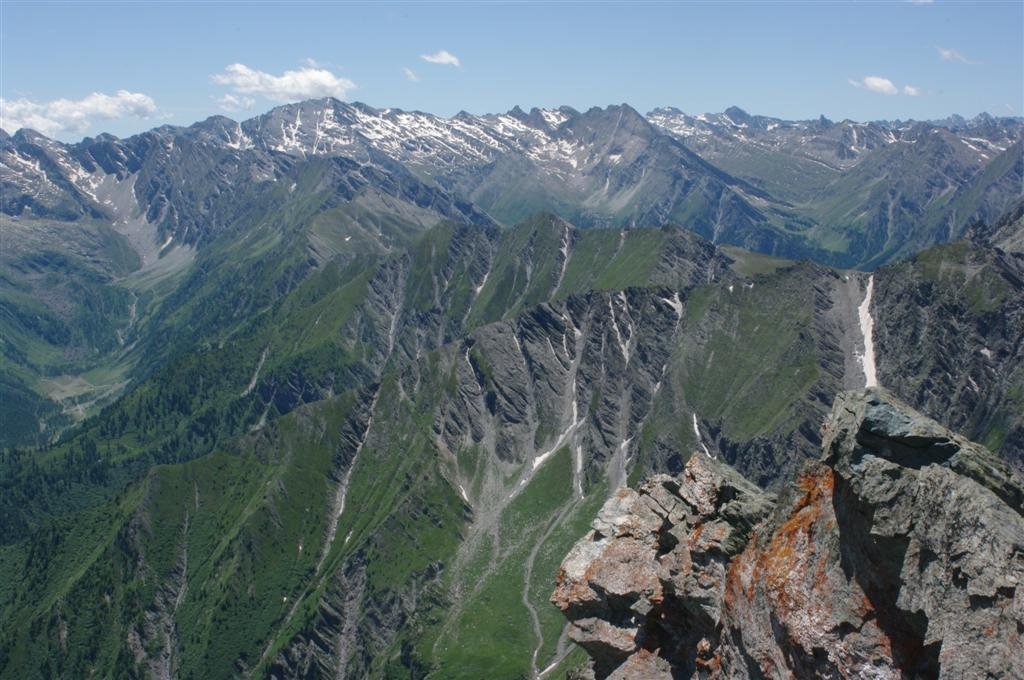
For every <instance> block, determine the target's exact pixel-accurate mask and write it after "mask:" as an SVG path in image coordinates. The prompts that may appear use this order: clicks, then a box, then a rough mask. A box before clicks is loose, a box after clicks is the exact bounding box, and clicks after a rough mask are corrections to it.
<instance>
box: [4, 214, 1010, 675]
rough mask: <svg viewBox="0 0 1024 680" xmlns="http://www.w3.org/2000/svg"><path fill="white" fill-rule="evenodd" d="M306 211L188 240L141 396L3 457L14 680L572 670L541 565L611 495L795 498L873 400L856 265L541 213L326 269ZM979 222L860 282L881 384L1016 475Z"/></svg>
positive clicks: (997, 285) (156, 321)
mask: <svg viewBox="0 0 1024 680" xmlns="http://www.w3.org/2000/svg"><path fill="white" fill-rule="evenodd" d="M282 224H283V225H285V226H282ZM288 224H293V223H290V222H287V221H284V220H283V219H282V222H275V223H274V224H273V225H272V226H269V225H268V226H265V227H262V228H260V229H257V230H256V231H254V232H253V235H252V236H249V235H247V234H243V235H240V236H237V237H236V238H240V239H241V241H239V242H238V248H239V249H238V250H237V251H235V255H234V256H233V257H231V258H228V257H227V250H226V249H225V250H222V249H219V248H218V247H217V246H216V245H214V246H211V247H210V248H208V249H206V250H202V249H200V250H199V251H197V252H196V254H195V256H194V257H195V260H194V263H195V264H194V265H192V266H190V267H189V268H188V269H186V270H183V272H184V273H173V274H170V275H169V276H171V277H175V276H176V277H179V278H178V279H177V281H176V283H175V285H174V287H173V290H172V291H171V292H169V293H166V295H167V297H166V298H164V299H163V300H162V301H161V302H160V303H159V304H157V305H155V306H154V307H152V309H154V311H153V312H152V314H151V315H150V316H143V317H142V318H138V319H137V320H136V321H135V323H136V324H138V326H137V328H136V331H135V332H136V333H138V335H137V336H135V339H134V340H133V341H134V342H135V343H136V349H132V350H131V351H130V352H129V353H131V352H139V353H141V356H139V358H138V359H137V361H136V363H135V364H133V365H134V366H136V367H137V368H134V369H133V370H134V371H137V373H136V375H138V376H139V377H138V378H137V380H138V382H137V383H135V384H134V385H133V386H131V387H130V388H128V391H127V393H126V394H125V395H124V396H123V397H121V398H119V399H117V400H116V401H114V402H113V403H111V404H110V405H108V406H107V407H106V408H104V409H103V410H102V411H101V412H100V413H99V414H98V415H96V416H93V417H91V418H89V419H87V420H85V421H84V422H83V423H82V424H81V425H80V426H79V428H78V429H76V430H74V431H72V432H70V433H69V434H68V435H66V436H65V437H64V438H63V439H62V440H61V441H59V442H58V443H56V444H55V445H52V446H48V447H46V448H44V449H42V450H34V449H33V450H28V449H18V450H14V451H8V452H7V453H5V454H4V458H3V464H4V468H3V471H4V480H5V484H4V488H3V497H2V501H3V508H2V513H0V516H2V521H3V536H4V543H3V546H2V547H0V568H2V572H3V574H4V577H5V578H4V579H3V586H2V588H3V590H2V591H0V597H2V598H3V599H2V601H3V607H2V611H3V614H2V616H3V619H2V636H0V639H2V647H0V663H2V668H3V669H4V674H5V675H6V674H12V675H17V676H19V677H55V676H61V675H63V676H66V677H77V676H81V675H88V674H90V673H92V674H97V675H103V676H132V675H152V676H162V677H167V676H172V677H233V676H259V677H262V676H266V675H270V676H273V677H298V676H301V677H309V676H319V675H331V676H335V677H337V676H340V677H365V676H371V677H374V676H375V677H384V676H392V675H401V676H403V677H406V676H409V675H412V676H414V677H422V676H427V675H430V676H433V677H467V678H479V677H494V678H502V677H508V678H515V677H523V676H530V675H534V674H538V675H539V674H541V673H543V674H544V675H545V677H556V676H559V675H561V674H563V673H564V671H565V670H566V669H569V668H573V667H577V666H580V665H583V664H585V663H586V658H585V655H584V653H583V652H582V651H581V650H580V649H578V648H576V647H575V646H573V645H572V643H571V642H569V640H568V638H567V637H566V629H565V621H564V619H563V617H562V615H561V614H560V613H559V611H558V610H557V609H555V608H554V607H552V606H551V605H550V603H549V602H548V597H549V595H550V592H551V587H552V579H553V577H554V575H555V573H556V571H557V568H558V565H559V563H560V562H561V561H562V559H563V557H564V556H565V554H566V553H567V552H568V550H569V549H570V547H571V546H572V545H573V543H574V541H575V540H576V539H577V538H578V537H579V536H580V535H582V534H583V533H584V531H585V530H586V527H587V526H588V525H589V524H590V522H591V520H592V519H593V517H594V516H595V514H596V513H597V511H598V510H599V508H600V507H601V506H602V505H603V504H604V502H605V500H606V499H607V498H608V497H609V495H610V494H612V493H613V492H614V490H615V489H616V488H617V487H619V486H620V485H622V484H627V483H632V484H636V483H638V482H639V481H640V480H642V479H643V478H645V477H647V476H648V475H649V474H651V473H656V472H667V473H672V474H677V473H679V472H680V471H681V470H682V469H683V468H684V466H685V465H686V463H687V461H688V460H689V459H690V457H691V455H693V452H698V454H699V455H700V456H705V457H711V458H715V459H717V460H720V461H724V462H728V463H730V464H732V465H733V466H735V468H737V469H738V470H739V471H741V472H742V473H743V475H744V476H746V477H747V478H748V479H750V480H752V482H756V484H758V485H760V486H762V487H767V488H769V489H775V488H779V487H781V486H784V485H785V484H786V483H788V480H789V479H791V478H792V477H793V476H794V475H795V473H796V472H797V470H799V468H800V467H801V465H802V464H803V462H804V461H806V460H808V459H812V458H816V457H817V456H818V451H819V450H820V447H821V444H822V435H821V431H820V425H821V423H822V421H823V419H824V418H825V416H826V415H827V414H828V412H829V411H830V409H831V408H832V400H833V398H834V395H835V394H837V393H839V392H840V391H841V390H842V389H844V388H846V387H857V386H859V385H862V384H863V382H864V372H863V367H862V365H861V362H860V361H859V358H858V357H859V356H860V355H862V354H863V353H864V351H865V347H864V337H863V335H862V327H861V323H860V320H859V319H858V307H859V306H861V305H862V303H863V300H864V296H865V288H866V284H867V282H868V276H867V275H865V274H861V273H857V272H843V271H836V270H832V269H829V268H826V267H822V266H818V265H813V264H808V263H802V264H795V263H792V262H787V261H784V260H778V259H774V258H769V257H766V256H763V255H757V254H753V253H748V252H745V251H739V250H732V249H730V250H721V249H718V248H716V247H715V246H713V245H712V244H711V243H709V242H707V241H705V240H703V239H701V238H700V237H698V236H696V235H694V234H692V233H691V232H688V231H685V230H681V229H675V228H666V229H649V230H645V229H636V230H627V231H620V230H584V231H580V230H577V229H575V228H573V227H571V226H570V225H569V224H568V223H566V222H564V221H563V220H561V219H559V218H556V217H553V216H544V217H540V218H537V219H534V220H530V221H527V222H525V223H522V224H520V225H519V226H517V227H515V228H512V229H504V230H503V229H497V228H494V227H490V226H486V225H483V226H481V225H459V224H455V223H451V222H449V223H445V224H442V225H439V226H437V227H434V228H432V229H429V230H427V231H426V232H425V233H423V234H422V235H421V236H419V237H413V238H410V239H409V242H410V245H409V246H408V247H402V248H397V247H395V248H393V250H392V252H391V253H387V252H376V253H365V252H364V253H358V252H351V253H348V254H345V253H344V252H339V253H338V254H336V255H332V256H331V257H329V258H325V259H324V260H323V261H319V260H317V259H316V258H315V257H311V256H310V252H311V247H312V246H311V245H310V244H314V243H316V241H315V239H314V236H312V235H311V234H315V233H316V232H311V231H310V230H307V229H305V228H300V227H299V226H295V227H293V229H294V231H292V232H291V240H289V239H285V238H283V237H282V236H281V234H282V233H288V232H286V231H285V227H286V226H287V225H288ZM294 224H297V223H294ZM1017 224H1018V226H1019V220H1018V222H1017ZM1007 229H1009V227H1007V226H1006V225H1002V226H1001V227H999V229H997V230H996V231H995V232H994V233H995V234H996V235H997V236H998V235H999V234H1004V232H1005V231H1006V230H1007ZM985 234H987V236H985V237H984V238H982V237H981V236H979V237H978V238H977V239H975V240H974V241H964V242H960V243H956V244H952V245H949V246H942V247H938V248H936V249H932V250H929V251H926V252H925V253H922V254H921V255H919V256H917V257H915V258H912V259H910V260H908V261H907V262H905V263H902V264H899V265H894V266H891V267H886V268H883V269H881V270H878V271H877V272H875V274H874V275H873V276H874V278H873V296H872V299H871V301H870V305H869V310H868V311H869V313H870V315H871V317H872V318H873V321H874V327H875V337H874V345H875V352H876V357H877V372H878V379H879V381H880V382H881V383H882V384H883V385H887V386H890V387H891V389H893V390H894V391H896V392H897V393H898V394H900V395H901V396H902V397H903V398H904V399H906V400H908V401H910V402H911V403H913V404H915V405H916V406H917V407H918V408H920V409H922V410H924V411H925V412H927V413H929V414H932V415H934V416H941V417H943V418H948V419H952V420H955V421H956V426H957V427H958V428H959V429H961V431H962V432H964V434H965V435H968V436H970V437H972V438H974V439H977V440H979V441H984V442H986V443H987V444H988V445H990V446H991V447H992V448H993V449H994V450H997V451H999V452H1000V453H1001V454H1002V455H1003V456H1004V457H1005V458H1006V459H1008V460H1010V461H1011V462H1016V463H1017V464H1019V460H1020V458H1019V457H1020V448H1019V442H1020V441H1021V431H1022V422H1021V421H1022V418H1021V414H1022V413H1024V405H1022V403H1021V402H1022V391H1021V385H1022V378H1021V374H1020V370H1021V369H1020V367H1021V365H1022V363H1021V357H1020V351H1021V346H1022V343H1021V337H1022V332H1021V328H1022V325H1021V314H1022V308H1021V302H1022V293H1021V281H1022V271H1021V270H1022V262H1021V258H1020V256H1019V255H1016V254H1013V253H1011V252H1009V251H1006V250H1004V249H1002V248H997V247H995V246H994V245H992V241H991V239H992V238H995V236H992V235H990V234H989V232H987V231H986V232H985ZM223 238H227V236H225V237H223ZM999 238H1000V239H1002V238H1004V236H999ZM264 239H266V240H264ZM232 242H233V243H235V242H234V241H232ZM333 242H334V243H335V244H336V245H338V247H339V249H340V248H342V247H343V245H342V244H345V243H347V241H345V240H344V236H341V237H339V238H335V240H334V241H333ZM1002 242H1003V241H1000V243H1002ZM199 272H202V274H200V273H199ZM165 281H166V279H165ZM154 285H155V286H156V287H157V288H159V284H154ZM181 291H187V292H186V293H183V292H181ZM924 296H927V297H924ZM172 301H173V302H172ZM950 324H955V325H956V327H958V328H962V329H964V333H962V334H959V335H957V336H956V337H954V336H952V335H951V333H950V331H949V329H950V327H951V326H950ZM968 330H969V333H968V332H967V331H968ZM905 333H912V334H913V338H914V342H915V343H916V344H915V345H913V350H911V349H909V347H910V346H909V345H908V344H907V341H906V340H905V339H903V338H902V336H901V334H905ZM130 342H132V341H129V343H130ZM957 343H959V344H957ZM126 351H128V350H126ZM911 376H914V378H913V379H911ZM969 394H977V395H978V398H974V399H972V398H969Z"/></svg>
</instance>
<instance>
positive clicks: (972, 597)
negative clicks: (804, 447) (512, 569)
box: [552, 389, 1024, 679]
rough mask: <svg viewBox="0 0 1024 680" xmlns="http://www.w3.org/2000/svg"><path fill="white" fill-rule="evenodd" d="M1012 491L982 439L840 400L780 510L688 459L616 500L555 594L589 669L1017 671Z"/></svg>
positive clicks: (1023, 613) (721, 674)
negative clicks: (673, 473) (672, 473)
mask: <svg viewBox="0 0 1024 680" xmlns="http://www.w3.org/2000/svg"><path fill="white" fill-rule="evenodd" d="M1022 499H1024V485H1022V483H1021V480H1020V479H1019V478H1018V477H1015V476H1014V474H1013V473H1012V472H1011V471H1010V469H1009V468H1008V467H1007V466H1006V465H1005V464H1004V463H1002V462H1001V461H1000V460H999V459H997V458H996V457H995V456H994V455H993V454H992V453H990V452H989V451H988V450H987V449H985V448H983V447H981V446H979V445H977V444H974V443H971V442H969V441H966V440H965V439H963V438H961V437H959V436H957V435H955V434H953V433H952V432H950V431H948V430H946V429H945V428H943V427H942V426H940V425H938V424H937V423H935V422H934V421H932V420H929V419H928V418H926V417H924V416H922V415H920V414H918V413H917V412H915V411H913V410H912V409H910V408H909V407H907V406H905V405H903V404H901V403H899V402H898V401H896V400H895V399H894V398H893V397H892V396H890V395H889V394H888V393H887V392H884V391H883V390H878V389H872V390H868V391H864V392H854V393H846V394H844V395H841V396H840V397H839V399H837V401H836V404H835V407H834V409H833V412H832V415H831V417H830V419H829V421H828V422H827V423H826V425H825V428H824V456H823V459H822V461H821V462H818V463H814V464H811V465H808V466H807V467H806V468H805V469H804V470H803V472H802V473H801V475H800V476H799V478H798V479H797V480H796V482H795V483H794V484H793V486H792V487H791V488H790V489H788V490H786V491H785V492H783V494H782V495H781V496H780V497H779V498H778V500H777V501H776V502H775V504H774V506H775V507H774V511H772V510H771V508H772V501H771V499H770V498H769V497H767V496H766V495H765V494H764V493H763V492H761V491H759V490H758V489H757V488H755V487H752V486H750V485H749V484H747V483H745V482H744V481H743V480H742V479H740V478H738V476H737V475H736V473H735V472H732V471H731V470H729V469H728V468H727V467H726V466H724V465H722V464H720V463H717V462H715V461H712V460H710V459H708V458H706V457H704V456H701V455H694V456H693V457H692V458H691V460H690V462H689V464H688V465H687V468H686V470H685V471H684V473H683V474H682V475H681V476H680V477H679V478H676V479H672V478H668V477H657V478H654V479H652V480H650V481H649V482H647V483H646V484H645V485H644V486H643V487H642V488H641V489H640V490H639V491H638V492H633V491H630V490H620V491H619V492H618V493H617V495H616V496H615V497H613V498H612V499H611V500H609V501H608V503H607V504H606V505H605V507H604V509H602V511H601V513H600V515H599V516H598V518H597V520H595V522H594V524H593V527H594V528H593V531H591V533H590V534H588V536H586V537H585V538H584V539H583V540H582V541H580V542H579V543H578V544H577V545H576V546H575V547H574V548H573V550H572V552H571V553H570V554H569V556H568V557H567V558H566V560H565V562H563V564H562V568H561V570H560V572H559V575H558V582H557V588H556V590H555V593H554V595H553V597H552V600H553V602H554V603H555V604H556V605H557V606H558V607H559V608H561V609H562V611H563V612H564V613H565V615H566V616H567V617H568V618H569V620H570V621H571V623H572V629H571V636H572V638H573V639H574V640H576V641H577V642H578V643H579V644H581V645H582V646H583V647H584V648H585V649H586V650H587V651H588V652H589V653H590V654H591V656H592V658H593V670H594V673H595V675H596V676H597V677H599V678H603V677H615V678H680V677H699V678H790V677H797V678H821V677H827V678H894V679H898V678H934V677H938V678H975V677H980V678H984V677H991V678H1003V677H1024V641H1022V640H1024V638H1022V634H1024V500H1022ZM755 525H756V526H755Z"/></svg>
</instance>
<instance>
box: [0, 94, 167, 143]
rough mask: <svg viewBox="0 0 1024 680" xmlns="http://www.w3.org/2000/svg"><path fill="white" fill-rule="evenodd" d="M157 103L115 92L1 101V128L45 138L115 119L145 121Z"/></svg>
mask: <svg viewBox="0 0 1024 680" xmlns="http://www.w3.org/2000/svg"><path fill="white" fill-rule="evenodd" d="M154 113H156V102H154V101H153V98H152V97H150V96H149V95H146V94H142V93H141V92H129V91H127V90H118V91H117V92H116V93H115V94H103V93H102V92H93V93H92V94H90V95H88V96H86V97H83V98H82V99H54V100H51V101H47V102H39V101H33V100H31V99H14V100H6V99H0V127H3V128H4V129H5V130H8V131H11V132H13V131H14V130H17V129H19V128H23V127H24V128H32V129H33V130H36V131H38V132H41V133H43V134H44V135H49V136H53V135H59V134H61V133H69V132H82V131H83V130H86V129H87V128H88V127H89V126H90V125H92V123H93V121H97V120H113V119H115V118H148V117H150V116H152V115H153V114H154Z"/></svg>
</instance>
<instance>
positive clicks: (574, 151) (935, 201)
mask: <svg viewBox="0 0 1024 680" xmlns="http://www.w3.org/2000/svg"><path fill="white" fill-rule="evenodd" d="M1022 130H1024V121H1022V119H1020V118H994V117H991V116H987V115H986V116H979V117H976V118H974V119H972V120H970V121H968V120H965V119H963V118H960V117H951V118H950V119H947V120H945V121H938V122H933V123H917V122H907V123H903V122H900V121H895V122H889V121H881V122H872V123H854V122H851V121H843V122H840V123H833V122H831V121H828V120H827V119H824V118H821V119H819V120H817V121H784V120H781V119H776V118H769V117H764V116H752V115H749V114H747V113H746V112H744V111H742V110H741V109H739V108H736V107H731V108H729V109H727V110H726V111H725V112H723V113H720V114H704V115H700V116H689V115H687V114H685V113H682V112H680V111H678V110H677V109H656V110H655V111H652V112H651V113H649V114H648V115H647V116H643V115H641V114H640V113H638V112H637V111H636V110H634V109H632V108H631V107H629V106H628V105H625V104H623V105H618V106H609V107H606V108H604V109H601V108H596V107H595V108H592V109H589V110H588V111H585V112H578V111H575V110H574V109H572V108H570V107H561V108H558V109H537V108H534V109H531V110H530V111H529V112H527V111H524V110H522V109H520V108H519V107H516V108H514V109H512V110H511V111H509V112H507V113H504V114H487V115H482V116H474V115H471V114H467V113H464V112H462V113H459V114H457V115H455V116H453V117H451V118H444V117H440V116H434V115H431V114H427V113H422V112H407V111H402V110H398V109H375V108H372V107H369V106H367V105H365V104H360V103H346V102H341V101H338V100H336V99H330V98H328V99H321V100H310V101H305V102H299V103H296V104H288V105H285V106H280V107H277V108H275V109H272V110H271V111H269V112H267V113H265V114H262V115H259V116H256V117H254V118H251V119H249V120H246V121H243V122H236V121H233V120H231V119H229V118H225V117H223V116H214V117H211V118H208V119H207V120H205V121H202V122H199V123H196V124H194V125H192V126H189V127H187V128H181V127H172V126H163V127H159V128H155V129H153V130H151V131H149V132H145V133H142V134H139V135H135V136H132V137H129V138H127V139H124V140H120V139H117V138H115V137H112V136H110V135H100V136H98V137H95V138H86V139H84V140H83V141H82V142H80V143H78V144H63V143H60V142H56V141H54V140H51V139H48V138H46V137H44V136H42V135H39V134H37V133H34V132H32V131H28V130H21V131H18V132H17V133H16V134H15V135H14V136H10V135H7V134H6V133H3V134H2V135H0V185H2V188H3V193H2V196H3V199H2V204H0V207H2V210H3V212H5V213H6V214H8V215H19V216H37V217H47V218H55V219H62V220H69V219H70V220H74V219H80V218H83V217H84V218H88V219H101V220H110V221H113V222H115V223H116V222H118V221H127V220H128V219H129V218H128V217H126V213H131V214H133V215H136V216H144V218H145V221H146V222H147V223H148V224H150V225H154V226H155V228H156V231H157V232H158V239H159V243H161V244H162V243H164V242H166V241H167V239H172V240H173V241H176V242H179V243H184V244H192V243H201V242H203V241H204V240H208V239H209V238H210V236H211V234H212V233H213V232H215V231H216V230H218V229H221V228H224V227H225V225H226V224H228V223H229V222H231V221H232V219H233V218H235V217H236V216H237V213H238V212H239V206H238V205H237V202H238V197H239V196H244V195H246V192H248V191H253V190H259V191H262V190H261V189H256V187H265V186H268V185H269V184H272V183H274V182H277V181H289V178H292V179H294V177H292V176H293V175H294V174H296V173H299V172H301V170H300V168H301V167H302V166H305V165H309V164H314V165H315V164H316V163H317V162H322V161H324V160H327V159H345V161H346V162H345V163H343V164H342V165H339V166H338V167H336V168H335V169H334V170H332V174H334V175H336V176H337V175H338V173H339V172H340V173H341V175H342V176H343V177H344V178H343V177H337V178H336V180H335V181H334V186H335V188H336V189H339V190H342V191H343V192H344V191H346V190H347V191H348V192H350V193H358V192H360V191H362V190H364V189H366V188H369V189H371V190H372V189H376V188H378V185H380V184H387V183H388V180H386V179H385V178H384V176H385V175H386V176H388V177H390V178H391V179H392V180H395V181H396V182H397V185H399V186H394V187H392V188H391V189H385V191H384V193H385V194H387V195H396V194H395V192H396V191H397V192H398V194H402V195H403V198H402V200H403V201H411V202H412V203H413V204H415V205H419V206H420V207H421V208H422V207H424V206H434V207H436V206H438V205H440V204H448V205H449V207H447V208H442V209H441V210H440V211H439V212H440V214H441V216H442V217H452V218H456V219H469V220H470V221H489V220H494V221H497V222H499V223H504V224H512V223H515V222H518V221H521V220H523V219H525V218H527V217H529V216H531V215H533V214H536V213H537V212H540V211H544V210H549V211H552V212H555V213H557V214H559V215H560V216H562V217H563V218H565V219H567V220H569V221H571V222H573V223H574V224H577V225H578V226H582V227H637V226H659V225H661V224H665V223H670V222H672V223H677V224H680V225H682V226H684V227H686V228H689V229H691V230H693V231H695V232H697V233H699V234H701V235H702V236H704V237H706V238H708V239H709V240H712V241H714V242H718V243H728V244H732V245H739V246H742V247H745V248H749V249H752V250H758V251H761V252H765V253H769V254H775V255H781V256H787V257H809V258H811V259H815V260H817V261H821V262H826V263H829V264H835V265H841V266H869V267H873V266H877V265H878V264H881V263H884V262H886V261H889V260H891V259H893V258H897V257H903V256H906V255H908V254H911V253H913V252H916V251H917V250H920V249H921V248H923V247H926V246H928V245H931V244H933V243H936V242H941V241H944V240H949V239H950V238H955V237H957V236H958V235H959V234H961V233H963V230H964V229H965V228H966V226H967V224H968V223H969V222H970V221H971V220H972V219H976V218H978V217H987V218H991V217H993V216H998V215H1001V214H1003V213H1004V212H1005V211H1006V210H1007V209H1008V207H1009V204H1010V202H1011V201H1012V199H1013V198H1015V195H1014V194H1015V193H1019V191H1015V189H1019V186H1018V185H1019V180H1020V177H1021V167H1020V166H1021V163H1020V157H1021V153H1022V152H1021V147H1020V146H1019V145H1018V144H1017V142H1018V141H1019V140H1020V138H1021V134H1022ZM935 140H941V142H940V143H936V141H935ZM993 165H994V166H998V168H999V172H998V173H989V175H992V174H996V175H998V176H997V177H990V176H988V175H986V174H985V173H983V172H982V170H983V169H985V168H988V167H989V166H993ZM859 168H864V169H863V170H859V171H858V169H859ZM922 168H924V169H926V170H928V173H929V174H926V175H921V176H920V177H918V175H920V173H919V172H918V171H920V170H921V169H922ZM908 176H914V177H918V179H917V180H916V181H917V185H916V186H908V187H902V188H900V189H899V190H898V191H896V192H892V191H884V190H881V191H877V192H873V191H871V190H870V187H871V186H872V185H873V184H875V183H877V182H878V181H879V180H885V181H886V182H887V184H886V187H888V186H890V185H891V186H897V187H899V186H900V183H901V182H904V181H905V180H906V179H907V178H908ZM345 178H347V179H345ZM975 181H981V182H985V183H986V185H985V188H984V189H983V190H981V191H975V192H973V193H972V189H973V188H974V182H975ZM126 183H127V184H126ZM851 187H852V188H851ZM865 187H866V189H865ZM862 190H864V191H867V195H865V196H863V197H862V198H860V199H858V200H855V201H853V202H851V199H850V196H851V194H853V195H856V194H857V192H858V191H862ZM951 193H953V194H957V195H965V194H970V195H969V196H968V197H967V198H966V199H965V200H962V201H959V202H956V203H955V205H954V201H952V199H951V198H950V195H951ZM485 216H486V217H485Z"/></svg>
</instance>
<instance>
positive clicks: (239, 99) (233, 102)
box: [214, 93, 256, 112]
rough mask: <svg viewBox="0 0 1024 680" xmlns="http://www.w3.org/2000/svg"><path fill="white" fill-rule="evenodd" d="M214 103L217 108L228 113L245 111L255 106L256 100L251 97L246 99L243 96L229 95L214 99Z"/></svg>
mask: <svg viewBox="0 0 1024 680" xmlns="http://www.w3.org/2000/svg"><path fill="white" fill-rule="evenodd" d="M214 101H216V102H217V106H219V107H220V108H221V109H222V110H224V111H228V112H235V111H247V110H249V109H251V108H252V107H253V106H255V105H256V100H255V99H253V98H252V97H246V96H245V95H240V96H235V95H233V94H230V93H229V94H225V95H224V96H222V97H216V98H215V99H214Z"/></svg>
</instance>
